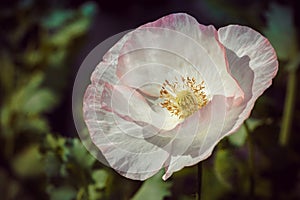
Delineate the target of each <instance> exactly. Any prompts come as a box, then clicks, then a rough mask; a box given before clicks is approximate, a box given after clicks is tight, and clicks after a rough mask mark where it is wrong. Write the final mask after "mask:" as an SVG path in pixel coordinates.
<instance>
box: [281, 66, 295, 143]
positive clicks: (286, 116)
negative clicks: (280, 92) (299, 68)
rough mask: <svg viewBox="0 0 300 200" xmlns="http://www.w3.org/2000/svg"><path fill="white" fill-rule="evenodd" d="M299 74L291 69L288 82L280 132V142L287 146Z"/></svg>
mask: <svg viewBox="0 0 300 200" xmlns="http://www.w3.org/2000/svg"><path fill="white" fill-rule="evenodd" d="M296 85H297V75H296V71H295V70H291V71H290V72H289V74H288V84H287V91H286V98H285V104H284V111H283V119H282V124H281V131H280V134H279V144H280V145H281V146H286V145H287V144H288V142H289V138H290V132H291V125H292V117H293V111H294V107H295V98H296Z"/></svg>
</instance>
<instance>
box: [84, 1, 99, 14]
mask: <svg viewBox="0 0 300 200" xmlns="http://www.w3.org/2000/svg"><path fill="white" fill-rule="evenodd" d="M80 9H81V13H82V14H83V15H84V16H86V17H91V16H93V15H95V13H96V12H97V5H96V3H95V2H86V3H84V4H83V5H82V6H81V8H80Z"/></svg>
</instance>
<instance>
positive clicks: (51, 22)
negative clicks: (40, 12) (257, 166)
mask: <svg viewBox="0 0 300 200" xmlns="http://www.w3.org/2000/svg"><path fill="white" fill-rule="evenodd" d="M73 17H74V12H73V11H72V10H54V11H53V12H52V13H50V15H49V16H47V17H46V18H44V19H42V26H44V27H45V28H47V29H54V28H58V27H60V26H62V25H63V24H65V23H66V22H67V21H68V20H71V19H72V18H73Z"/></svg>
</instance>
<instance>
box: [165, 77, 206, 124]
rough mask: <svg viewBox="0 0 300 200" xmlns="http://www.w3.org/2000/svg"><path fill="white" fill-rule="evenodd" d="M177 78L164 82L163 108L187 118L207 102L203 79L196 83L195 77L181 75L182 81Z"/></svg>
mask: <svg viewBox="0 0 300 200" xmlns="http://www.w3.org/2000/svg"><path fill="white" fill-rule="evenodd" d="M175 80H176V82H174V83H170V82H169V81H167V80H166V81H165V82H164V83H163V86H162V88H161V90H160V98H162V99H163V102H162V103H161V104H160V105H161V106H162V107H163V108H166V109H167V110H168V111H169V112H170V113H171V114H174V115H176V116H178V117H179V118H186V117H188V116H190V115H191V114H193V113H194V112H196V111H197V110H199V109H200V108H202V107H203V106H205V105H206V104H207V102H208V100H207V96H206V94H205V92H204V82H203V81H202V82H201V83H200V84H196V80H195V78H194V77H192V78H190V77H187V78H184V77H181V83H178V80H177V79H175Z"/></svg>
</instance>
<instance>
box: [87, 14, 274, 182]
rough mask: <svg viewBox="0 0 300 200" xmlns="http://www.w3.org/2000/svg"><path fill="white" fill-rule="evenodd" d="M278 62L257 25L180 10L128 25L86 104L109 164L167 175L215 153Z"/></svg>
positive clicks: (141, 176) (130, 173) (139, 175)
mask: <svg viewBox="0 0 300 200" xmlns="http://www.w3.org/2000/svg"><path fill="white" fill-rule="evenodd" d="M277 70H278V61H277V57H276V53H275V51H274V49H273V47H272V46H271V44H270V43H269V41H268V40H267V39H266V38H265V37H264V36H262V35H261V34H260V33H258V32H256V31H255V30H253V29H251V28H249V27H246V26H239V25H229V26H226V27H222V28H220V29H218V30H216V29H215V28H214V26H212V25H209V26H205V25H201V24H199V23H198V22H197V21H196V20H195V19H194V18H193V17H191V16H189V15H187V14H183V13H178V14H171V15H168V16H165V17H162V18H160V19H158V20H157V21H154V22H151V23H147V24H145V25H142V26H140V27H139V28H137V29H135V30H133V31H131V32H129V33H127V34H126V35H125V36H124V37H123V38H122V39H121V40H119V41H118V42H117V43H116V44H115V45H114V46H113V47H112V48H111V49H110V50H109V51H108V52H107V53H106V54H105V55H104V57H103V60H102V61H101V62H100V63H99V64H98V65H97V67H96V68H95V70H94V72H93V73H92V76H91V84H90V85H89V86H88V88H87V89H86V92H85V96H84V102H83V112H84V120H85V122H86V124H87V127H88V130H89V133H90V137H91V140H92V141H93V143H94V144H95V145H96V146H97V148H99V150H100V151H101V153H102V154H103V156H104V158H105V159H106V161H107V163H108V164H109V166H110V167H112V168H113V169H115V170H116V171H117V172H118V173H120V174H121V175H123V176H125V177H127V178H131V179H136V180H145V179H147V178H149V177H151V176H153V175H154V174H155V173H157V172H158V171H159V170H160V169H162V168H164V169H165V174H164V175H163V179H164V180H166V179H167V178H169V177H170V176H171V175H172V173H173V172H176V171H178V170H180V169H182V168H183V167H185V166H191V165H195V164H197V163H198V162H200V161H202V160H204V159H206V158H207V157H209V156H210V155H211V153H212V151H213V149H214V147H215V146H216V145H217V143H218V142H219V141H220V140H221V139H222V138H224V137H225V136H228V135H230V134H232V133H234V132H235V131H236V130H237V129H238V128H239V127H240V126H241V125H242V123H243V122H244V120H246V119H247V118H248V117H249V115H250V113H251V110H252V109H253V106H254V104H255V101H256V100H257V98H258V97H259V96H260V95H261V94H262V93H263V92H264V91H265V90H266V89H267V88H268V87H269V86H270V85H271V83H272V79H273V78H274V76H275V75H276V73H277Z"/></svg>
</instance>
